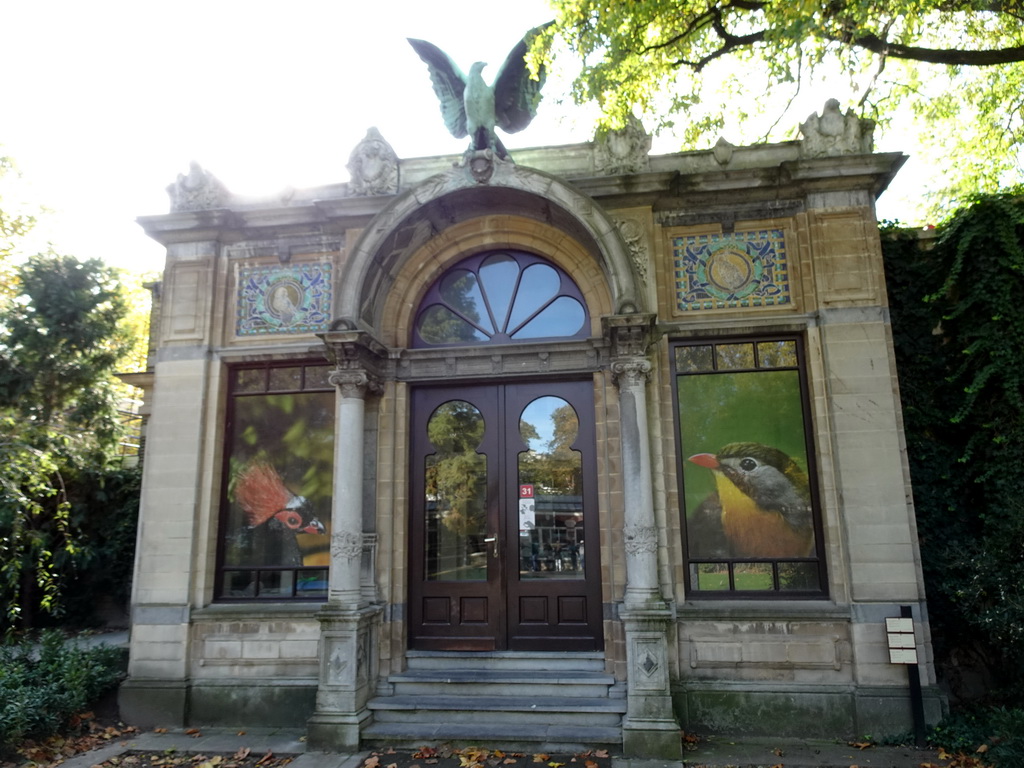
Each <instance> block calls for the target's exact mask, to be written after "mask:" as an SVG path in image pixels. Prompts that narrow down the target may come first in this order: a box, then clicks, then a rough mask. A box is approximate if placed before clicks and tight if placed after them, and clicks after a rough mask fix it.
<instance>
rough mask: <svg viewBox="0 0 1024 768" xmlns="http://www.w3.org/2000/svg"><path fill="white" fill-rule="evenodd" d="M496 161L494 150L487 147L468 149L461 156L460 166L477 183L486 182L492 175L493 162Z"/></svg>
mask: <svg viewBox="0 0 1024 768" xmlns="http://www.w3.org/2000/svg"><path fill="white" fill-rule="evenodd" d="M495 162H501V161H498V160H497V159H496V158H495V156H494V152H492V151H491V150H489V149H478V150H469V151H468V152H466V154H465V155H463V156H462V161H461V162H460V163H459V165H460V166H462V167H464V168H466V170H468V171H469V175H470V176H472V177H473V181H475V182H476V183H477V184H486V183H487V182H489V181H490V180H491V177H492V176H494V164H495Z"/></svg>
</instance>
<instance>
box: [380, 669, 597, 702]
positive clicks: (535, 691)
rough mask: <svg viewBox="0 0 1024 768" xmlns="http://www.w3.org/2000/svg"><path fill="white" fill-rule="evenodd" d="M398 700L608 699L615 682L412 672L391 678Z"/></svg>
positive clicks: (555, 675)
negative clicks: (519, 695)
mask: <svg viewBox="0 0 1024 768" xmlns="http://www.w3.org/2000/svg"><path fill="white" fill-rule="evenodd" d="M388 682H389V683H391V685H393V686H394V693H395V695H396V696H402V695H415V694H422V695H442V696H444V695H452V694H459V695H466V696H487V695H496V696H497V695H502V694H508V693H514V692H515V691H516V690H527V691H529V692H530V694H531V695H532V696H534V697H537V698H542V697H548V696H556V697H608V696H610V695H612V694H611V691H612V689H613V687H614V686H615V678H614V677H612V676H611V675H606V674H605V673H604V672H592V671H586V670H584V671H573V670H569V671H562V670H557V671H554V670H525V669H509V670H505V669H498V670H491V669H487V670H480V669H470V670H467V669H409V670H406V671H405V672H401V673H398V674H394V675H391V676H389V677H388Z"/></svg>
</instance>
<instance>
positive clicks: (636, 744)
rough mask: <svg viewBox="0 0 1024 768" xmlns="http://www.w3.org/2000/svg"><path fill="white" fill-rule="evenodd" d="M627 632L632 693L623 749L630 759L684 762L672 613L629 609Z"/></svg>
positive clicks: (624, 612)
mask: <svg viewBox="0 0 1024 768" xmlns="http://www.w3.org/2000/svg"><path fill="white" fill-rule="evenodd" d="M621 618H622V620H623V622H624V624H625V628H626V663H627V666H628V669H629V693H628V695H627V698H626V716H625V718H623V721H622V750H623V753H624V754H626V755H628V756H632V757H643V758H648V759H661V760H682V757H683V751H682V750H683V747H682V739H681V733H680V730H679V724H678V723H677V722H676V717H675V713H674V712H673V709H672V691H671V686H670V681H669V666H668V647H669V646H668V637H669V634H670V632H671V628H672V614H671V611H669V610H668V609H667V608H664V607H662V608H648V609H629V608H626V609H625V610H624V611H623V612H622V614H621Z"/></svg>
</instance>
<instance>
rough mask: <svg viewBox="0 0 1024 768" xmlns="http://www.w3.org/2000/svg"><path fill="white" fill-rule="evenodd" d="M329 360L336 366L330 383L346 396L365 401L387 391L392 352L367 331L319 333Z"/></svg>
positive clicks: (350, 330) (351, 330) (345, 330)
mask: <svg viewBox="0 0 1024 768" xmlns="http://www.w3.org/2000/svg"><path fill="white" fill-rule="evenodd" d="M318 335H319V336H320V339H321V340H322V341H323V342H324V346H325V347H326V350H325V352H326V354H327V359H328V360H330V361H331V362H332V363H334V365H335V369H334V370H333V371H331V374H330V377H329V380H330V382H331V384H333V385H334V386H336V387H337V388H338V390H339V391H340V392H341V396H342V397H346V398H349V397H355V398H360V399H361V398H363V397H365V396H366V394H367V392H369V393H372V394H380V393H381V392H383V391H384V378H385V375H384V372H385V370H386V367H387V361H388V357H389V355H388V349H387V347H385V346H384V345H383V344H381V343H380V342H379V341H377V340H376V339H375V338H374V337H373V336H371V335H370V334H369V333H366V332H365V331H360V330H355V329H343V330H332V331H328V332H327V333H321V334H318Z"/></svg>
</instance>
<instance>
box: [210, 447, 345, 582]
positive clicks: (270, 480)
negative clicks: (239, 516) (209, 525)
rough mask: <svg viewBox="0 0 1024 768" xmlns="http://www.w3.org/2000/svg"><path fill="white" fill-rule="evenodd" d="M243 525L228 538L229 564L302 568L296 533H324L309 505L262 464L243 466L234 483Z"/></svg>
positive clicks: (255, 463) (274, 472)
mask: <svg viewBox="0 0 1024 768" xmlns="http://www.w3.org/2000/svg"><path fill="white" fill-rule="evenodd" d="M234 496H235V501H236V502H237V503H238V505H239V506H240V507H241V508H242V513H243V517H244V521H245V522H244V525H243V526H242V527H241V528H240V529H239V530H238V531H236V532H235V533H234V534H233V535H231V536H230V537H229V538H228V542H227V545H228V558H227V561H228V563H229V564H230V565H302V564H303V562H302V553H301V551H300V549H299V545H298V542H297V541H296V538H295V537H296V534H300V533H311V534H322V533H324V532H325V528H324V525H323V523H321V522H320V521H319V520H318V519H317V518H316V516H315V515H314V514H313V511H312V509H311V507H310V504H309V502H308V501H307V500H306V499H305V498H304V497H303V496H299V495H297V494H295V493H293V492H292V491H290V490H289V489H288V487H287V486H286V485H285V484H284V481H283V480H282V479H281V475H280V474H279V473H278V471H277V470H276V469H274V467H272V466H271V465H270V464H268V463H266V462H264V461H253V462H250V463H249V464H247V465H246V466H245V467H244V468H243V469H242V470H241V471H240V472H239V473H238V475H237V477H236V478H235V483H234Z"/></svg>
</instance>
